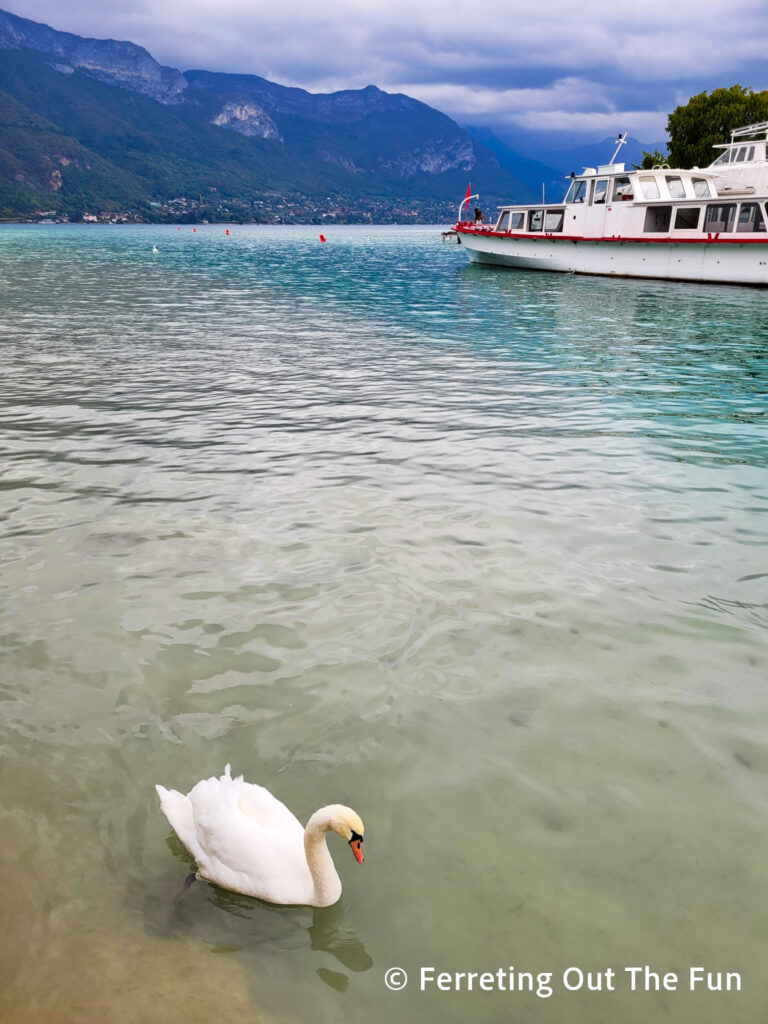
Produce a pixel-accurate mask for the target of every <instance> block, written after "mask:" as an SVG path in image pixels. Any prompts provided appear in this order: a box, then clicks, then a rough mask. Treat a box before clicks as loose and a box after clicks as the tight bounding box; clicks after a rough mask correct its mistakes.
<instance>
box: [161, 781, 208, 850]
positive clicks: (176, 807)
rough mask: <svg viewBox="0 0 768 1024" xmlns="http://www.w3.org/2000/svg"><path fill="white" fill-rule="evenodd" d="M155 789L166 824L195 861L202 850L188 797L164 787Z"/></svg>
mask: <svg viewBox="0 0 768 1024" xmlns="http://www.w3.org/2000/svg"><path fill="white" fill-rule="evenodd" d="M155 789H156V790H157V795H158V796H159V797H160V809H161V810H162V812H163V814H164V815H165V816H166V818H167V819H168V824H169V825H170V826H171V828H172V829H173V830H174V832H175V833H176V835H177V836H178V837H179V839H180V840H181V841H182V843H184V845H185V846H186V848H187V849H188V850H189V852H190V853H191V854H192V856H193V857H194V858H195V860H197V859H198V856H199V855H200V854H201V853H202V850H201V848H200V844H199V843H198V841H197V836H196V834H195V819H194V814H193V811H192V803H191V802H190V800H189V797H186V796H184V794H183V793H179V792H177V791H176V790H175V789H166V788H165V786H155Z"/></svg>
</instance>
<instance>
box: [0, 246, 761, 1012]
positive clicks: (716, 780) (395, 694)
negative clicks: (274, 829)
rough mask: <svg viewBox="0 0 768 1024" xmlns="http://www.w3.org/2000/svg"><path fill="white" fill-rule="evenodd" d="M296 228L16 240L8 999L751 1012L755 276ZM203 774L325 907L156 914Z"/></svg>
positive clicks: (4, 814) (66, 1007)
mask: <svg viewBox="0 0 768 1024" xmlns="http://www.w3.org/2000/svg"><path fill="white" fill-rule="evenodd" d="M318 231H319V229H315V228H293V227H291V228H282V227H281V228H266V227H237V226H235V227H231V228H230V232H231V234H230V235H229V236H226V235H225V234H224V228H223V227H220V226H208V227H199V228H198V229H197V231H196V232H193V231H192V229H191V227H184V228H182V229H181V230H180V231H177V230H176V228H175V227H174V228H170V227H135V228H134V227H120V228H117V227H75V226H73V227H68V226H67V227H58V226H57V227H49V228H40V227H34V226H19V227H6V228H2V229H0V380H2V389H0V451H1V453H2V462H1V463H0V471H1V474H2V475H1V476H0V566H2V574H1V575H0V665H1V666H2V671H1V672H0V750H1V751H2V765H3V771H2V773H1V774H0V827H1V828H2V842H0V857H2V867H3V874H4V877H5V879H6V884H7V888H8V890H9V894H8V896H7V898H6V900H5V901H4V912H3V925H4V926H3V929H2V933H1V934H0V978H2V984H0V1018H2V1020H3V1022H4V1024H21V1022H24V1024H28V1022H29V1021H32V1020H42V1019H48V1020H52V1019H56V1020H62V1021H73V1022H74V1021H77V1022H78V1024H81V1022H90V1021H94V1022H96V1021H98V1022H101V1021H103V1020H110V1021H113V1022H122V1021H126V1022H128V1021H131V1022H134V1021H137V1020H142V1021H148V1022H153V1024H154V1022H165V1021H168V1020H176V1019H179V1020H181V1019H184V1020H188V1021H193V1022H194V1021H198V1020H199V1021H201V1022H202V1021H206V1022H207V1021H210V1020H213V1019H219V1020H223V1021H228V1020H238V1021H243V1022H250V1021H254V1022H255V1021H262V1020H264V1021H280V1022H283V1021H284V1022H294V1021H296V1022H305V1021H307V1020H316V1021H319V1022H331V1021H335V1020H338V1019H344V1020H359V1021H366V1022H368V1024H376V1022H389V1021H392V1020H393V1019H401V1020H407V1021H413V1022H417V1021H426V1022H431V1021H435V1022H437V1021H440V1022H444V1021H449V1022H450V1021H466V1020H478V1021H501V1020H509V1021H521V1022H522V1021H536V1022H537V1024H538V1022H544V1024H546V1022H550V1021H551V1022H553V1024H554V1022H557V1024H587V1022H589V1024H597V1022H601V1021H617V1020H620V1021H622V1024H648V1022H650V1021H653V1022H654V1024H655V1022H670V1024H672V1022H674V1024H694V1022H695V1024H701V1022H712V1024H714V1022H718V1024H721V1022H722V1021H724V1020H728V1021H729V1022H737V1024H738V1022H742V1021H743V1022H745V1024H746V1022H750V1024H752V1022H754V1021H756V1020H758V1019H760V1018H761V1016H762V1015H763V1014H764V1008H765V1002H766V995H768V985H767V984H766V981H765V969H764V964H765V961H766V958H767V957H768V927H766V924H765V914H764V911H763V904H764V900H765V893H766V887H767V885H768V856H767V855H766V850H768V713H767V712H768V671H767V669H768V657H767V656H766V629H767V627H768V485H767V483H766V480H767V478H766V462H767V460H768V425H767V423H766V411H767V410H768V397H767V393H768V311H767V310H766V304H765V293H764V292H760V291H753V290H749V289H738V288H729V287H719V288H718V287H704V286H690V285H679V284H671V283H665V282H642V281H639V282H638V281H623V280H609V279H599V278H579V277H572V276H566V275H546V274H534V273H522V272H521V273H517V272H506V271H503V270H495V269H487V268H482V267H477V266H470V265H468V263H467V262H466V256H465V255H464V254H463V253H462V251H461V249H460V247H456V248H455V249H454V248H453V247H448V246H441V245H440V234H439V229H435V228H411V227H409V228H397V227H391V228H390V227H387V228H380V227H374V228H367V227H349V228H335V227H334V228H328V229H326V230H325V234H326V236H327V237H328V242H327V244H325V245H322V244H320V242H319V240H318ZM153 245H156V246H157V248H158V253H157V254H154V255H153V253H152V247H153ZM227 762H231V764H232V768H233V770H234V771H235V772H238V773H240V772H244V773H245V776H246V778H247V779H249V780H250V781H254V782H259V783H261V784H263V785H266V786H267V787H268V788H269V789H271V790H272V792H274V793H275V795H276V796H278V797H279V798H280V799H281V800H283V801H284V802H285V803H286V804H288V806H289V807H290V808H291V809H292V810H293V811H294V812H295V813H296V814H297V815H298V816H299V818H301V819H302V820H306V819H307V818H308V817H309V815H310V814H311V813H312V812H313V811H314V810H315V809H316V808H317V807H318V806H320V805H322V804H325V803H329V802H335V801H340V802H344V803H348V804H350V805H351V806H353V807H354V808H355V809H356V810H357V811H358V812H359V813H360V815H361V817H362V818H363V820H364V822H365V825H366V843H365V847H366V850H365V852H366V861H365V864H364V866H363V867H359V866H358V865H357V864H356V863H355V861H354V858H353V857H352V856H351V855H350V852H349V850H347V848H346V846H345V845H344V844H343V843H342V842H340V841H337V840H336V839H335V837H331V839H330V842H329V846H330V848H331V852H332V854H333V856H334V858H335V861H336V865H337V868H338V869H339V873H340V875H341V878H342V882H343V884H344V894H343V896H342V900H341V902H340V903H339V904H338V905H337V906H335V907H333V908H328V909H326V910H320V911H312V910H308V909H304V908H275V907H269V906H267V905H265V904H262V903H259V902H258V901H254V900H249V899H246V898H244V897H240V896H237V895H233V894H231V893H226V892H223V891H221V890H219V889H216V888H215V887H213V886H210V885H208V884H207V883H205V882H197V883H195V884H194V885H193V886H192V887H191V888H190V889H189V891H188V892H187V893H185V894H184V895H183V896H180V890H181V887H182V884H183V881H184V878H185V875H186V874H187V873H188V871H189V870H190V865H189V858H188V857H187V855H186V854H185V852H184V850H183V848H182V847H181V845H180V844H179V842H178V840H176V839H175V838H174V837H173V836H172V834H171V832H170V829H169V827H168V825H167V823H166V821H165V819H164V818H163V817H162V815H161V813H160V811H159V807H158V804H157V799H156V795H155V792H154V788H153V787H154V784H155V783H156V782H161V783H163V784H164V785H166V786H170V787H173V788H178V789H182V790H184V791H186V790H187V789H189V788H190V787H191V786H192V785H193V784H194V783H195V782H196V781H197V780H198V779H199V778H202V777H205V776H208V775H212V774H220V773H221V771H222V770H223V768H224V765H225V764H226V763H227ZM646 964H647V965H650V967H651V968H652V969H653V970H654V971H657V972H659V973H661V974H663V973H666V972H676V973H677V974H678V975H679V976H680V984H679V986H678V989H677V991H660V992H658V993H657V992H653V991H652V992H648V993H646V992H642V991H640V992H632V991H630V986H629V978H628V976H627V975H626V974H625V973H624V968H625V967H628V966H637V965H640V966H643V965H646ZM510 965H513V966H514V967H515V969H516V971H527V972H533V973H534V974H536V973H539V972H545V973H546V972H552V975H553V977H552V982H551V984H552V988H553V992H552V995H551V996H549V997H543V996H541V995H537V994H536V991H533V992H528V991H523V992H519V991H515V992H507V991H504V992H484V991H479V992H478V991H473V992H471V993H467V992H447V991H440V990H439V989H438V988H437V986H436V985H434V984H430V985H428V987H427V990H426V991H424V992H421V991H419V970H420V968H421V967H422V966H432V967H434V968H435V969H436V971H445V972H468V971H475V972H494V973H495V972H497V971H498V970H499V968H504V970H505V972H507V971H508V969H509V967H510ZM395 966H396V967H400V968H403V969H404V970H405V971H406V972H407V973H408V975H409V979H410V980H409V984H408V986H407V987H406V988H405V989H404V990H403V991H399V992H393V991H390V990H388V989H387V987H386V985H385V980H384V976H385V972H386V971H387V970H388V969H389V968H391V967H395ZM571 966H577V967H579V968H581V969H583V970H584V971H585V972H586V971H591V972H593V974H595V975H596V974H597V972H601V971H602V972H605V970H606V969H607V968H612V969H613V970H614V971H615V972H616V981H615V988H616V991H613V992H611V991H587V990H586V985H585V988H584V989H583V990H582V991H571V992H569V991H566V990H565V988H564V985H563V983H562V972H563V971H564V970H565V969H566V968H568V967H571ZM692 966H701V967H703V968H704V969H705V970H708V971H712V972H723V974H724V973H725V972H738V973H739V974H740V976H741V992H738V993H736V992H730V993H727V992H710V991H707V989H706V983H705V984H704V986H698V987H697V989H696V990H695V991H693V992H691V991H689V984H688V971H689V968H690V967H692Z"/></svg>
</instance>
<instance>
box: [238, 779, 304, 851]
mask: <svg viewBox="0 0 768 1024" xmlns="http://www.w3.org/2000/svg"><path fill="white" fill-rule="evenodd" d="M237 806H238V808H239V809H240V811H241V812H242V813H243V814H244V815H245V816H246V817H247V818H250V819H251V821H253V822H255V823H256V824H257V825H262V826H264V827H265V828H270V827H271V828H282V829H286V830H287V831H288V832H289V833H294V834H296V835H299V833H300V838H301V842H302V843H303V842H304V826H303V825H302V824H301V822H300V821H299V819H298V818H297V817H296V815H295V814H294V813H293V812H292V811H290V810H288V808H287V807H286V806H285V804H284V803H282V802H281V801H280V800H278V799H277V797H276V796H273V795H272V793H270V792H269V790H268V789H264V787H263V786H257V785H255V784H254V783H252V782H243V783H242V785H241V787H240V792H239V793H238V798H237Z"/></svg>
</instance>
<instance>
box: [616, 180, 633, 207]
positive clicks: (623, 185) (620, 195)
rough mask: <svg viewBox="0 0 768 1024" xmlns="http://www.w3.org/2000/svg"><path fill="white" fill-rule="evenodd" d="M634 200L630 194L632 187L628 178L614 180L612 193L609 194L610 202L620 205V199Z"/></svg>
mask: <svg viewBox="0 0 768 1024" xmlns="http://www.w3.org/2000/svg"><path fill="white" fill-rule="evenodd" d="M634 198H635V196H634V193H633V192H632V185H631V184H630V181H629V178H624V177H622V178H614V180H613V192H612V193H611V202H612V203H620V202H621V201H622V199H634Z"/></svg>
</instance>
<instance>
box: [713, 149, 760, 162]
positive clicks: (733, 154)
mask: <svg viewBox="0 0 768 1024" xmlns="http://www.w3.org/2000/svg"><path fill="white" fill-rule="evenodd" d="M755 160H760V161H762V160H765V144H762V145H760V146H739V147H737V148H734V149H726V151H725V152H724V153H721V154H720V156H719V157H718V158H717V160H715V161H714V163H713V164H712V166H713V167H715V166H717V165H718V164H751V163H753V162H754V161H755Z"/></svg>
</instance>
